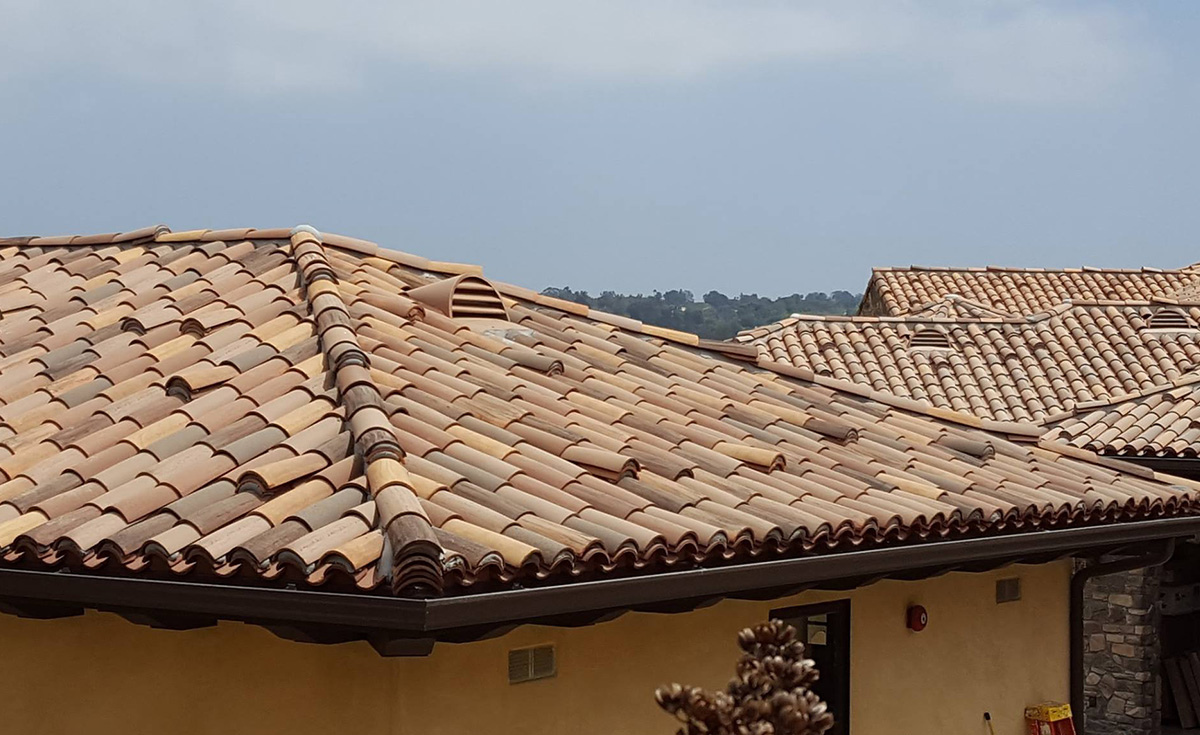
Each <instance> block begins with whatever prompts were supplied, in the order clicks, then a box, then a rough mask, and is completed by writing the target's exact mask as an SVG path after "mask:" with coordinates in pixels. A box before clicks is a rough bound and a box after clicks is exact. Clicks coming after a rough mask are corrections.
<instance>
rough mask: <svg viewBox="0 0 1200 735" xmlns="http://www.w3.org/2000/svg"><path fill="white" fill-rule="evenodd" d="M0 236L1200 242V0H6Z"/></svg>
mask: <svg viewBox="0 0 1200 735" xmlns="http://www.w3.org/2000/svg"><path fill="white" fill-rule="evenodd" d="M0 33H2V34H3V41H2V42H0V234H3V235H24V234H43V235H50V234H74V233H95V232H108V231H121V230H130V229H135V228H138V227H142V226H145V225H148V224H156V223H164V224H167V225H169V226H170V227H171V228H172V229H174V230H177V231H178V230H185V229H193V228H213V229H218V228H228V227H281V226H291V225H295V224H298V223H308V224H311V225H313V226H314V227H317V228H318V229H321V230H324V231H328V232H338V233H342V234H347V235H354V236H356V237H362V238H365V239H370V240H374V241H376V242H378V243H380V244H381V245H383V246H385V247H390V248H394V249H398V250H403V251H407V252H411V253H417V254H420V255H425V256H427V257H430V258H433V259H437V260H454V261H462V262H470V263H479V264H481V265H483V267H484V272H485V274H487V275H489V276H492V277H495V278H497V279H499V280H503V281H508V282H511V283H517V284H520V285H523V286H527V287H530V288H537V289H540V288H543V287H546V286H570V287H573V288H577V289H587V290H590V291H592V292H599V291H602V290H615V291H620V292H651V291H654V290H667V289H671V288H686V289H690V290H692V291H693V292H694V293H695V294H696V295H697V296H699V295H700V294H703V293H704V292H706V291H709V290H711V289H716V290H719V291H722V292H724V293H726V294H730V295H732V294H737V293H757V294H760V295H764V296H779V295H784V294H790V293H794V292H800V293H807V292H810V291H832V290H837V289H844V290H849V291H854V292H858V291H861V290H862V288H863V287H864V286H865V284H866V282H867V279H868V277H869V275H870V268H871V267H872V266H883V265H910V264H921V265H954V266H965V265H993V264H994V265H1008V266H1029V267H1046V268H1053V267H1064V266H1079V265H1093V266H1109V267H1141V266H1154V267H1178V266H1182V265H1185V264H1189V263H1193V262H1196V261H1200V247H1197V237H1196V232H1197V227H1198V225H1200V207H1197V206H1196V200H1197V195H1198V194H1200V191H1198V189H1197V186H1196V184H1197V177H1198V173H1200V144H1198V143H1197V139H1198V137H1200V98H1198V91H1200V89H1198V86H1200V49H1198V47H1197V45H1196V44H1195V43H1194V39H1195V38H1196V37H1197V36H1198V35H1200V5H1197V4H1192V3H1181V2H1154V1H1153V0H1147V1H1146V2H1139V3H1129V2H1106V1H1104V0H1092V1H1090V2H1054V1H1047V2H1033V1H1031V0H957V1H955V2H951V1H950V0H928V1H925V2H910V1H909V0H839V1H838V2H827V3H814V2H798V1H797V2H784V1H767V0H735V1H730V2H716V1H710V0H690V1H687V2H684V1H683V0H507V1H506V2H495V1H485V0H474V1H462V2H460V1H458V0H436V1H434V2H410V1H407V0H392V1H390V2H354V1H353V0H349V1H343V2H339V3H329V2H318V1H317V0H260V1H258V2H253V3H249V2H235V1H232V0H231V1H228V2H217V1H203V0H198V1H197V2H194V3H168V2H161V0H147V1H145V2H123V1H122V0H114V1H113V2H106V3H96V2H93V1H92V0H56V1H55V2H33V1H32V0H0Z"/></svg>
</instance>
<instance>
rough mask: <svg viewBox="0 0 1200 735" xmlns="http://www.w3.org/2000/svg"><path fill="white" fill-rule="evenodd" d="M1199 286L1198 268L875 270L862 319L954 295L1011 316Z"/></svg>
mask: <svg viewBox="0 0 1200 735" xmlns="http://www.w3.org/2000/svg"><path fill="white" fill-rule="evenodd" d="M1197 284H1200V270H1198V269H1197V268H1196V266H1188V267H1186V268H1182V269H1179V270H1158V269H1153V268H1143V269H1140V270H1118V269H1104V268H1071V269H1065V270H1043V269H1038V268H997V267H987V268H928V267H917V266H913V267H909V268H876V269H874V270H873V271H872V274H871V280H870V282H869V283H868V284H867V292H866V296H865V297H864V300H863V303H862V304H861V305H860V307H859V313H860V314H862V315H873V316H903V315H908V314H912V313H914V312H917V311H919V310H920V309H921V308H922V307H924V306H925V305H926V304H929V303H931V302H939V301H942V300H943V299H945V298H946V297H947V296H950V295H956V296H960V297H962V298H965V299H969V300H971V301H975V302H977V303H979V304H982V305H984V306H986V307H989V308H993V309H998V310H1001V311H1005V312H1010V313H1013V314H1023V315H1031V314H1038V313H1040V312H1043V311H1046V310H1047V309H1051V308H1053V307H1056V306H1059V305H1060V304H1062V303H1063V302H1065V301H1070V300H1084V301H1148V300H1151V299H1153V298H1155V297H1158V296H1161V295H1163V294H1167V293H1170V292H1172V291H1175V290H1177V289H1180V288H1183V287H1185V286H1195V285H1197Z"/></svg>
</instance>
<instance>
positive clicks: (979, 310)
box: [909, 294, 1019, 319]
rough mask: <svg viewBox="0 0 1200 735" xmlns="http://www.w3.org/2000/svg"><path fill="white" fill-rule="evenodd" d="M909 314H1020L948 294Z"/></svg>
mask: <svg viewBox="0 0 1200 735" xmlns="http://www.w3.org/2000/svg"><path fill="white" fill-rule="evenodd" d="M909 316H913V317H925V318H927V319H1012V318H1014V317H1017V316H1019V315H1018V314H1012V313H1009V312H1007V311H1002V310H1000V309H995V308H992V307H990V306H988V305H987V304H981V303H979V302H978V301H972V300H970V299H964V298H963V297H962V296H957V295H955V294H947V295H946V296H943V297H942V299H941V300H940V301H931V302H929V303H928V304H923V305H921V306H918V307H917V308H915V309H914V310H913V311H912V313H911V314H909Z"/></svg>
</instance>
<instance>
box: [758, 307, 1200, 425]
mask: <svg viewBox="0 0 1200 735" xmlns="http://www.w3.org/2000/svg"><path fill="white" fill-rule="evenodd" d="M1156 314H1157V315H1159V316H1176V317H1177V318H1178V319H1177V320H1178V321H1181V322H1186V320H1187V319H1189V318H1190V319H1191V321H1192V323H1193V324H1195V323H1197V320H1200V308H1197V307H1175V306H1163V305H1159V304H1151V303H1142V304H1124V303H1104V304H1101V303H1092V304H1065V305H1062V306H1059V307H1057V308H1055V309H1053V310H1051V311H1050V312H1048V313H1045V314H1041V315H1039V316H1035V317H1025V318H979V319H940V320H939V319H929V318H924V317H823V316H798V317H791V318H788V319H785V320H783V321H781V322H778V323H776V324H772V325H769V326H766V327H760V328H757V329H751V330H747V331H745V332H743V333H742V334H740V335H738V337H737V340H738V341H739V342H740V343H743V344H753V345H757V346H758V348H759V350H760V351H761V353H762V354H763V355H764V356H769V357H770V359H773V360H778V361H781V362H789V363H791V364H793V365H796V366H798V367H804V368H808V369H811V370H813V371H815V372H817V373H820V374H825V375H829V376H831V377H834V378H838V379H842V380H849V381H853V382H855V383H860V384H863V385H868V386H870V387H872V388H874V389H876V390H879V391H884V392H887V393H892V394H895V395H899V396H904V397H908V398H913V399H916V400H919V401H923V402H926V403H929V404H932V405H934V406H938V407H942V408H949V409H953V410H957V411H965V412H968V413H972V414H975V415H978V416H983V417H987V418H995V419H1000V420H1021V421H1042V420H1044V419H1045V418H1046V417H1047V416H1049V415H1051V414H1054V413H1058V412H1061V411H1063V410H1066V409H1070V408H1072V407H1074V406H1075V405H1076V404H1078V403H1083V402H1090V401H1096V400H1104V399H1111V398H1113V397H1115V396H1121V395H1127V394H1129V393H1133V392H1135V391H1139V390H1146V389H1149V388H1153V387H1156V386H1163V385H1167V384H1169V383H1170V382H1171V381H1173V380H1176V379H1178V378H1179V377H1180V376H1182V375H1183V374H1184V373H1186V372H1188V371H1190V370H1193V369H1195V368H1196V367H1198V366H1200V331H1197V330H1195V329H1159V328H1155V323H1151V322H1150V318H1151V317H1153V316H1154V315H1156ZM914 335H918V337H917V339H916V340H915V341H914ZM931 338H938V339H941V340H943V344H944V345H945V347H944V348H936V347H935V348H927V347H920V346H919V345H922V344H926V345H927V344H931V343H932V341H931Z"/></svg>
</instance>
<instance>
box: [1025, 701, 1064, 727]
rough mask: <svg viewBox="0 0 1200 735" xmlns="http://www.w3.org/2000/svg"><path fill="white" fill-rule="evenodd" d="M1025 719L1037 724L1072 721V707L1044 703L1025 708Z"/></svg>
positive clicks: (1055, 703) (1057, 703)
mask: <svg viewBox="0 0 1200 735" xmlns="http://www.w3.org/2000/svg"><path fill="white" fill-rule="evenodd" d="M1025 719H1027V720H1034V721H1035V722H1058V721H1059V720H1069V719H1071V705H1069V704H1061V703H1059V702H1042V703H1041V704H1035V705H1033V706H1032V707H1026V708H1025Z"/></svg>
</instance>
